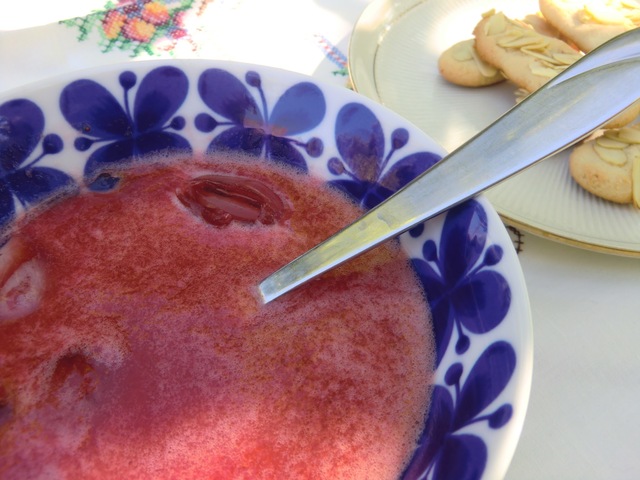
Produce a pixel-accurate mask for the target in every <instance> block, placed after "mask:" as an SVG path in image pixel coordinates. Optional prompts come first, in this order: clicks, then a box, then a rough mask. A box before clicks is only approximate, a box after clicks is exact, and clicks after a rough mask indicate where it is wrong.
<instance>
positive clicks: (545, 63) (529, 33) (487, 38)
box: [473, 10, 582, 93]
mask: <svg viewBox="0 0 640 480" xmlns="http://www.w3.org/2000/svg"><path fill="white" fill-rule="evenodd" d="M473 34H474V36H475V39H476V42H475V48H476V50H477V51H478V53H479V54H480V56H481V57H482V58H483V59H484V60H485V61H486V62H487V63H490V64H491V65H493V66H494V67H496V68H498V69H499V70H500V71H502V73H503V74H504V75H505V76H506V77H507V78H508V79H509V80H511V81H512V82H513V83H515V84H516V85H518V86H519V87H521V88H524V89H525V90H526V91H528V92H530V93H531V92H534V91H536V90H537V89H538V88H540V87H541V86H542V85H544V84H545V83H547V82H548V81H549V79H551V78H553V77H555V76H556V75H557V74H558V73H560V72H561V71H562V70H564V69H565V68H567V67H568V66H569V65H571V64H572V63H574V62H575V61H576V60H578V59H579V58H581V57H582V53H580V52H578V51H576V50H575V49H573V48H572V47H570V46H569V45H568V44H567V43H565V42H563V41H562V40H560V39H558V38H553V37H549V36H546V35H542V34H541V33H538V32H536V31H535V30H534V29H533V28H532V27H531V26H529V25H527V24H525V23H524V22H520V21H517V20H513V19H510V18H508V17H507V16H506V15H504V13H502V12H497V13H496V12H495V11H493V10H492V11H490V12H487V13H485V14H484V15H483V18H482V20H481V21H480V22H479V23H478V24H477V25H476V27H475V29H474V31H473Z"/></svg>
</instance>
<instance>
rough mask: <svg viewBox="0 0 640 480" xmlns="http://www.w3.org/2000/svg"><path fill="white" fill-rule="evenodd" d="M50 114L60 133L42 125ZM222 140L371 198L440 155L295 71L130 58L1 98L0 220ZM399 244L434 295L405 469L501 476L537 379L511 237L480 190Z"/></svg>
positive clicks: (384, 114) (208, 149)
mask: <svg viewBox="0 0 640 480" xmlns="http://www.w3.org/2000/svg"><path fill="white" fill-rule="evenodd" d="M212 64H213V66H212ZM108 76H110V77H111V78H107V77H108ZM139 79H140V81H139V82H138V80H139ZM51 91H55V92H56V95H57V99H58V104H57V106H56V107H55V108H54V107H51V106H50V103H49V102H48V100H46V98H47V95H50V94H51ZM119 99H120V100H119ZM131 100H133V107H131V105H130V102H131ZM50 119H51V120H50ZM56 119H57V120H56ZM45 126H46V127H47V130H54V133H48V134H46V135H44V136H43V132H44V131H45ZM177 132H180V133H177ZM38 148H39V149H40V150H38V151H36V150H37V149H38ZM220 150H231V151H233V150H240V151H243V152H245V153H249V154H251V155H254V156H256V157H258V158H263V159H265V160H266V161H277V162H284V163H286V164H288V165H290V166H293V167H295V168H297V169H299V170H302V171H305V172H309V173H311V174H313V175H317V176H320V177H321V178H323V179H324V180H325V181H327V182H328V183H329V184H331V185H333V186H335V187H337V188H339V189H341V190H343V191H344V192H346V193H347V194H348V195H350V196H352V197H353V198H354V200H355V201H356V202H358V203H360V204H361V205H362V206H363V207H364V208H371V207H373V206H375V205H377V204H378V203H380V202H381V201H383V200H384V199H386V198H387V197H388V196H390V195H391V194H392V193H393V192H395V191H396V190H398V189H399V188H401V187H403V186H404V185H406V184H407V183H408V182H409V181H411V180H412V179H413V178H415V177H416V176H417V175H419V174H420V173H422V172H423V171H425V170H426V169H428V168H429V167H431V166H432V165H433V164H434V163H436V162H437V161H438V160H439V159H440V158H441V157H442V152H441V151H440V149H439V148H438V147H437V145H435V144H434V143H433V142H432V141H431V140H430V139H428V137H426V135H424V134H423V133H422V132H420V131H418V130H417V129H416V128H415V127H413V126H412V125H410V124H409V123H408V122H406V121H405V120H403V119H402V118H400V117H398V116H396V115H395V114H392V113H391V112H389V111H387V110H385V109H383V108H382V107H380V106H379V105H376V104H374V103H373V102H371V101H369V100H367V99H365V98H363V97H361V96H359V95H357V94H355V93H353V92H350V91H348V90H346V89H342V88H337V87H329V86H326V85H320V84H318V83H316V82H314V81H313V80H311V79H308V78H306V77H303V76H300V75H297V74H293V73H286V72H282V71H277V70H272V69H269V68H267V67H256V66H248V65H243V64H235V63H231V62H206V63H202V62H198V61H195V62H193V61H191V62H189V61H183V62H172V63H171V64H167V63H166V62H145V64H138V65H131V64H130V65H127V67H126V68H125V67H111V68H110V69H109V70H108V71H107V74H106V75H105V73H104V72H102V74H101V75H100V76H98V74H97V73H96V74H95V75H94V76H86V77H83V78H72V79H70V80H67V81H61V82H60V83H59V84H55V85H53V86H52V87H51V89H49V90H47V91H45V92H44V93H42V92H40V94H38V93H37V92H36V93H34V94H33V97H32V98H17V99H7V100H0V166H1V168H2V170H1V171H0V175H1V177H0V226H2V227H4V226H7V225H10V224H11V222H12V221H13V220H14V219H15V218H16V216H17V212H18V209H16V205H15V201H14V197H15V198H16V199H17V200H18V202H19V204H20V205H21V206H22V208H23V209H28V208H30V207H31V206H33V205H36V204H38V203H40V202H42V201H45V200H46V199H47V198H49V197H52V196H54V195H56V193H57V192H58V191H59V190H60V189H61V188H71V187H73V186H76V188H78V187H79V188H83V187H88V188H91V189H95V190H104V189H109V188H112V187H113V185H114V184H115V183H116V182H117V177H115V176H111V175H110V174H108V173H107V174H104V175H101V172H103V171H104V170H105V169H106V170H107V172H108V169H109V168H110V167H114V166H118V167H121V166H123V164H124V162H125V161H134V162H138V161H142V160H144V159H145V157H146V156H147V155H148V154H158V153H164V152H167V151H168V152H194V153H212V152H216V151H220ZM60 153H64V155H59V154H60ZM52 157H56V158H58V160H57V162H50V163H51V164H50V165H49V166H44V165H41V163H43V159H49V158H52ZM400 241H401V243H402V245H403V247H405V249H406V250H407V253H408V255H409V256H410V258H411V261H412V263H413V266H414V269H415V271H416V273H417V275H418V277H419V279H420V281H421V282H422V285H423V287H424V290H425V292H426V295H427V298H428V301H429V305H430V308H431V312H432V317H433V324H434V334H435V340H436V348H437V371H436V378H435V385H434V387H433V392H432V398H431V407H430V410H429V413H428V417H427V421H426V426H425V430H424V432H423V434H422V436H421V438H420V440H419V443H418V446H417V449H416V451H415V453H414V455H413V458H412V460H411V461H410V463H409V465H408V466H407V468H406V470H405V472H404V474H403V478H404V479H407V480H409V479H421V478H435V479H441V478H455V479H461V480H465V479H474V478H482V477H483V476H485V477H492V478H493V477H494V476H495V475H496V472H497V473H498V474H504V472H505V469H506V466H505V465H508V460H509V459H510V456H511V455H512V454H513V449H514V448H515V445H513V443H514V442H513V440H510V439H512V438H513V436H514V432H515V435H516V436H517V434H518V433H519V430H520V428H521V426H522V422H523V420H524V411H525V409H526V404H527V399H528V391H529V386H530V381H531V370H530V363H531V362H530V357H531V345H530V344H531V338H530V325H529V323H530V316H529V310H528V301H527V298H526V290H525V288H524V285H523V282H522V278H521V272H520V270H519V266H518V263H517V259H516V256H515V251H514V250H513V248H512V244H511V241H510V239H509V235H508V234H507V232H506V230H505V229H504V227H503V226H502V224H501V222H500V221H499V218H498V217H497V214H495V212H494V211H493V210H492V209H491V207H490V205H489V204H488V203H487V202H486V201H485V200H484V199H482V198H477V199H474V200H470V201H468V202H466V203H464V204H461V205H459V206H457V207H455V208H453V209H451V210H450V211H449V212H447V213H445V214H443V215H440V216H439V217H436V218H435V219H432V220H431V221H429V222H426V223H425V224H423V225H421V226H419V227H417V228H415V229H413V230H411V231H410V232H408V233H406V234H404V235H403V236H401V238H400ZM505 458H506V461H505Z"/></svg>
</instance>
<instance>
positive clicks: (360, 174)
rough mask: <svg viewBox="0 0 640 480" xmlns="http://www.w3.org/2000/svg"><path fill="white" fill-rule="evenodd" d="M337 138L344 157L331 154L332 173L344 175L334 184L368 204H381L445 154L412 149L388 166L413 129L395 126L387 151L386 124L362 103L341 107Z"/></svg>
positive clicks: (339, 150)
mask: <svg viewBox="0 0 640 480" xmlns="http://www.w3.org/2000/svg"><path fill="white" fill-rule="evenodd" d="M335 139H336V145H337V147H338V152H339V153H340V155H341V157H342V159H340V158H335V157H334V158H331V159H330V160H329V164H328V166H329V171H330V172H331V173H332V174H334V175H339V176H341V178H339V179H336V180H333V181H331V184H333V185H334V186H336V187H338V188H340V189H341V190H343V191H345V192H346V193H348V194H349V195H351V196H352V197H353V198H355V199H356V200H357V201H358V202H360V203H361V204H362V206H364V207H365V208H372V207H374V206H376V205H378V204H379V203H380V202H382V201H383V200H385V199H386V198H388V197H389V196H390V195H391V194H392V193H394V192H395V191H397V190H399V189H400V188H402V187H403V186H405V185H406V184H407V183H409V182H410V181H411V180H413V179H414V178H416V177H417V176H418V175H419V174H421V173H422V172H424V171H425V170H427V169H428V168H429V167H431V166H432V165H434V164H435V163H436V162H437V161H438V160H440V158H441V157H440V156H438V155H436V154H434V153H432V152H417V153H412V154H410V155H408V156H406V157H404V158H402V159H401V160H399V161H397V162H392V163H393V165H392V166H391V167H389V168H388V169H387V165H388V164H389V160H390V159H391V157H393V155H394V154H395V153H396V151H398V150H400V149H401V148H403V147H404V146H405V145H406V144H407V142H408V141H409V132H408V131H407V130H406V129H404V128H398V129H396V130H394V131H393V132H392V133H391V148H390V149H389V151H388V152H387V153H386V155H385V135H384V132H383V131H382V125H381V124H380V121H379V120H378V118H377V117H376V116H375V114H374V113H373V112H372V111H371V110H369V108H367V107H366V106H364V105H362V104H360V103H349V104H347V105H345V106H344V107H342V109H340V111H339V113H338V118H337V119H336V126H335Z"/></svg>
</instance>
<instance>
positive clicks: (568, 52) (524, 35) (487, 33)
mask: <svg viewBox="0 0 640 480" xmlns="http://www.w3.org/2000/svg"><path fill="white" fill-rule="evenodd" d="M474 35H475V39H476V42H475V48H476V50H477V52H478V54H480V56H481V58H483V59H484V60H485V61H486V62H487V63H490V64H492V65H493V66H495V67H496V68H498V69H499V70H500V71H501V72H502V74H503V75H504V76H505V77H507V78H508V79H509V80H511V81H512V82H513V83H515V84H516V85H518V86H519V87H520V89H521V91H518V92H516V95H517V96H518V98H520V99H521V98H522V97H524V96H526V95H527V94H528V93H532V92H534V91H536V90H537V89H538V88H540V87H541V86H542V85H544V84H545V83H547V82H548V81H549V80H550V79H551V78H553V77H555V76H556V75H558V74H559V73H560V72H562V71H563V70H565V69H566V68H567V67H569V66H570V65H571V64H572V63H574V62H575V61H577V60H579V59H580V58H581V57H582V55H583V54H582V53H581V52H579V51H577V50H575V49H574V48H572V47H571V46H569V45H568V44H567V43H566V42H564V41H562V40H560V39H558V38H553V37H549V36H546V35H542V34H541V33H539V32H537V31H535V30H534V29H533V28H531V27H530V26H529V25H527V24H525V23H524V22H520V21H518V20H512V19H510V18H508V17H507V16H505V15H504V14H503V13H501V12H498V13H496V12H495V11H493V10H491V11H489V12H487V13H485V14H484V15H483V18H482V20H481V21H480V22H479V23H478V25H476V28H475V29H474ZM522 90H524V92H522ZM639 114H640V100H639V101H637V102H635V103H634V104H633V105H631V106H630V107H629V108H627V109H626V110H624V111H622V112H620V114H618V115H617V116H615V117H614V118H612V119H611V120H610V121H609V122H608V123H607V124H606V125H605V128H618V127H622V126H624V125H628V124H629V123H631V122H632V121H633V120H634V119H635V118H636V117H637V116H638V115H639Z"/></svg>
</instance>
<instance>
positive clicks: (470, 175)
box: [259, 29, 640, 303]
mask: <svg viewBox="0 0 640 480" xmlns="http://www.w3.org/2000/svg"><path fill="white" fill-rule="evenodd" d="M638 78H640V29H636V30H632V31H630V32H627V33H626V34H623V35H621V36H619V37H616V38H614V39H613V40H611V41H609V42H607V43H605V44H604V45H602V46H601V47H600V48H598V49H596V50H594V51H593V52H591V53H589V54H587V55H585V56H584V57H583V58H582V59H581V60H579V61H578V62H576V63H575V64H574V65H572V66H571V67H569V68H567V69H566V70H564V71H563V72H562V73H560V74H559V75H558V76H557V77H555V78H554V79H553V80H552V81H551V82H549V83H548V84H547V85H545V86H544V87H542V88H540V89H539V90H537V91H536V92H535V93H533V94H531V95H530V96H528V97H527V98H526V99H525V100H523V101H522V102H521V103H520V104H518V105H517V106H515V107H514V108H512V109H511V110H509V111H508V112H507V113H505V114H504V115H503V116H502V117H500V118H499V119H498V120H497V121H495V122H494V123H492V124H491V125H490V126H489V127H487V128H486V129H484V130H483V131H482V132H480V133H479V134H477V135H476V136H475V137H473V138H471V139H470V140H469V141H467V142H466V143H465V144H463V145H462V146H461V147H459V148H458V149H456V150H455V151H453V152H452V153H451V154H449V155H448V156H446V157H445V158H443V159H442V160H441V161H440V162H438V163H437V164H435V165H434V166H433V167H432V168H430V169H429V170H427V171H426V172H425V173H423V174H422V175H420V176H419V177H417V178H416V179H415V180H414V181H413V182H411V183H410V184H408V185H406V186H405V187H404V188H402V189H401V190H399V191H398V192H396V193H395V194H394V195H393V196H391V197H389V198H388V199H387V200H386V201H384V202H383V203H381V204H379V205H378V206H377V207H375V208H373V209H372V210H369V211H368V212H367V213H365V214H364V215H363V216H362V217H360V218H359V219H358V220H356V221H355V222H354V223H352V224H351V225H349V226H347V227H346V228H344V229H343V230H341V231H340V232H338V233H337V234H335V235H333V236H332V237H330V238H329V239H327V240H325V241H324V242H322V243H320V244H318V245H317V246H315V247H314V248H312V249H311V250H309V251H308V252H306V253H305V254H303V255H301V256H300V257H298V258H297V259H295V260H293V261H292V262H291V263H289V264H288V265H286V266H284V267H282V268H281V269H280V270H278V271H276V272H275V273H273V274H271V275H270V276H269V277H267V278H266V279H265V280H263V281H262V282H261V283H260V285H259V289H260V292H261V294H262V296H263V299H264V301H265V303H266V302H270V301H271V300H274V299H275V298H278V297H279V296H281V295H283V294H284V293H286V292H288V291H290V290H292V289H294V288H296V287H297V286H299V285H301V284H303V283H305V282H306V281H308V280H310V279H312V278H314V277H316V276H318V275H320V274H321V273H323V272H326V271H327V270H330V269H332V268H334V267H336V266H337V265H340V264H341V263H343V262H345V261H347V260H349V259H350V258H353V257H355V256H357V255H360V254H362V253H364V252H365V251H367V250H369V249H371V248H373V247H375V246H377V245H379V244H380V243H382V242H385V241H387V240H389V239H391V238H393V237H396V236H398V235H400V234H401V233H403V232H405V231H407V230H409V229H410V228H412V227H414V226H415V225H417V224H419V223H421V222H424V221H425V220H427V219H429V218H432V217H434V216H436V215H438V214H440V213H442V212H443V211H445V210H447V209H449V208H451V207H453V206H455V205H457V204H459V203H461V202H463V201H465V200H467V199H469V198H471V197H473V196H475V195H477V194H478V193H480V192H482V191H483V190H485V189H487V188H489V187H491V186H493V185H495V184H496V183H498V182H500V181H502V180H504V179H506V178H509V177H511V176H512V175H514V174H516V173H518V172H520V171H521V170H523V169H525V168H527V167H529V166H531V165H533V164H535V163H537V162H539V161H541V160H543V159H545V158H548V157H550V156H552V155H554V154H556V153H558V152H560V151H562V150H564V149H565V148H567V147H569V146H571V145H573V144H574V143H576V142H578V141H579V140H581V139H583V138H584V137H586V136H587V135H589V134H590V133H592V132H593V131H594V130H596V129H597V128H598V127H600V126H601V125H603V124H604V123H606V122H607V121H608V120H610V119H611V118H612V117H614V116H615V115H617V114H618V113H620V112H621V111H622V110H624V109H625V108H627V107H628V106H629V105H631V104H632V103H633V102H635V101H636V100H638V98H640V88H638V87H637V86H636V85H637V82H638Z"/></svg>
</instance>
